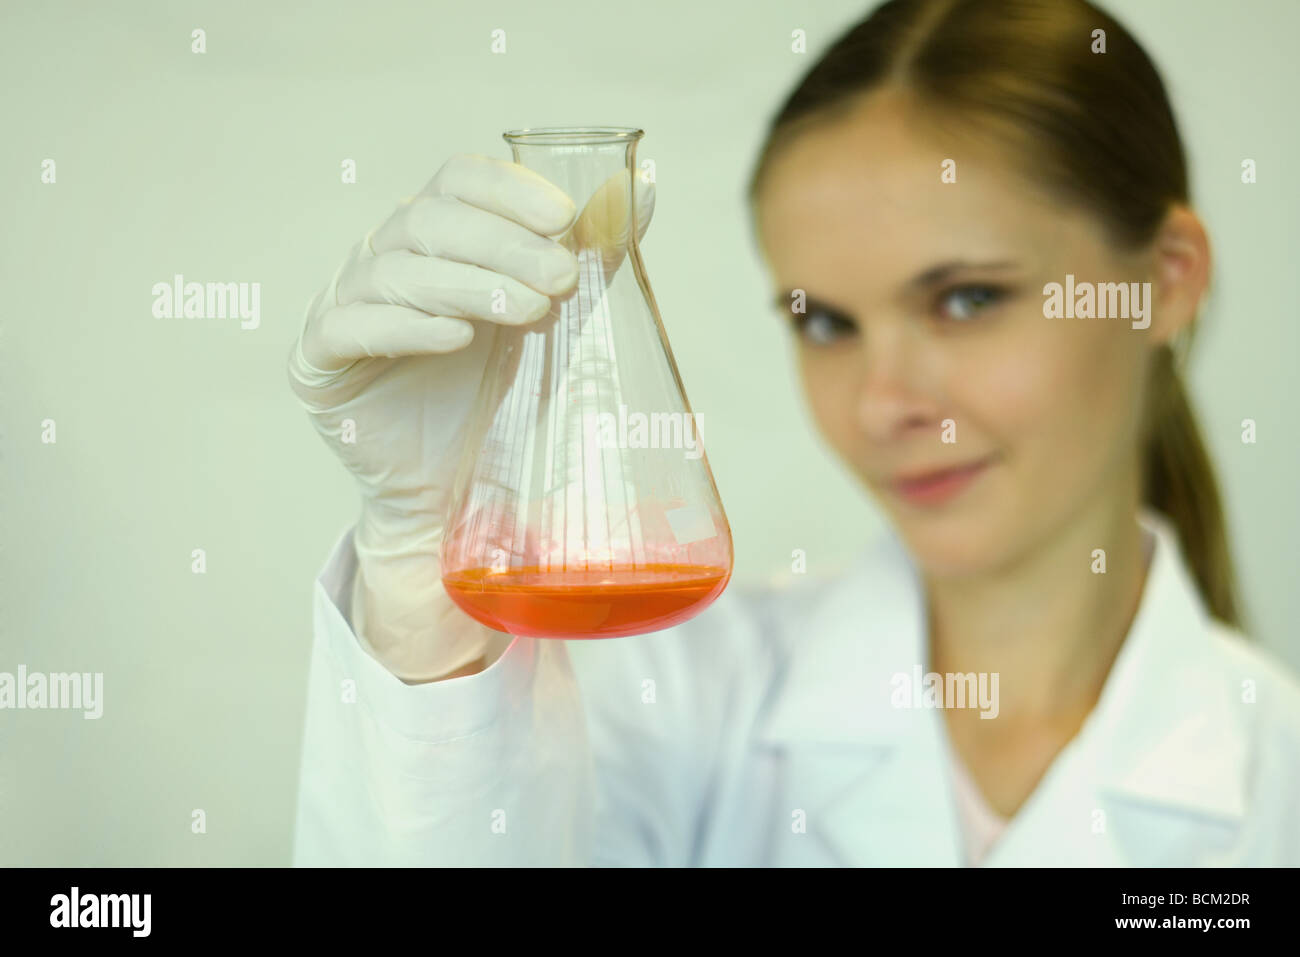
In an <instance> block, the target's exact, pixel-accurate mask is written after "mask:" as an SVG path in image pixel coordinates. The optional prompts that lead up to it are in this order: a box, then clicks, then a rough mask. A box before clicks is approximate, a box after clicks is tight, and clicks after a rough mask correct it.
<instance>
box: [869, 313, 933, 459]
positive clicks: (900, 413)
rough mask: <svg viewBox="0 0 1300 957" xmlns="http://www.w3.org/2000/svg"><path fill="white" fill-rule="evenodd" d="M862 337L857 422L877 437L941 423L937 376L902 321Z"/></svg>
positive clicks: (921, 346)
mask: <svg viewBox="0 0 1300 957" xmlns="http://www.w3.org/2000/svg"><path fill="white" fill-rule="evenodd" d="M872 331H873V332H874V335H872V334H868V335H865V336H863V337H862V343H863V344H862V366H861V372H860V376H861V378H860V379H859V382H858V390H857V397H856V401H857V417H858V424H859V426H860V427H861V428H862V430H863V431H864V432H865V433H866V435H867V437H868V438H869V439H871V440H872V441H873V442H885V441H889V440H891V439H895V438H897V437H898V436H899V435H901V434H903V433H905V432H908V431H913V430H917V429H923V428H929V427H931V426H934V427H936V428H937V425H938V422H939V417H938V413H939V403H938V399H937V395H936V390H935V382H934V376H933V375H931V374H929V373H928V372H927V369H928V367H929V365H930V363H928V362H927V361H926V357H925V354H924V349H925V346H924V343H920V342H918V341H916V337H914V336H912V335H910V334H909V332H908V330H907V329H905V328H903V327H901V325H894V324H890V325H881V326H878V327H877V329H875V330H872Z"/></svg>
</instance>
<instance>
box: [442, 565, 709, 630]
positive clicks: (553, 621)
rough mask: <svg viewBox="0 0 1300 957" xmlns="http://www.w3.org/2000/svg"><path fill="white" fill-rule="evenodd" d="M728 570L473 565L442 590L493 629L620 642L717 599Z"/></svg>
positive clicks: (450, 577) (447, 579)
mask: <svg viewBox="0 0 1300 957" xmlns="http://www.w3.org/2000/svg"><path fill="white" fill-rule="evenodd" d="M730 578H731V570H730V569H729V568H718V567H714V566H708V565H679V564H649V565H638V566H636V567H632V566H624V567H617V566H616V567H613V568H609V567H604V568H591V569H560V570H555V569H546V570H542V569H540V568H536V567H533V568H511V569H507V570H506V571H493V570H492V569H490V568H471V569H466V570H463V571H458V572H452V573H449V574H446V575H444V576H443V578H442V584H443V587H444V588H446V590H447V594H448V595H449V596H450V597H451V599H452V601H454V602H455V603H456V604H457V605H458V606H460V608H461V609H462V610H464V611H465V612H466V614H468V615H469V616H470V617H472V618H474V619H475V620H476V621H480V622H482V623H483V624H485V625H487V626H488V627H489V628H493V629H495V630H496V631H504V632H506V633H507V634H511V635H523V636H526V637H530V638H576V639H581V638H619V637H623V636H626V635H640V634H645V633H646V632H651V631H660V630H661V629H664V628H670V627H672V626H673V625H678V624H681V623H682V622H684V621H687V620H688V619H690V618H693V617H694V616H695V615H697V614H699V613H700V612H701V611H703V610H704V609H705V608H707V607H708V606H709V605H710V604H712V603H713V600H714V599H715V598H717V597H718V596H719V595H720V594H722V591H723V589H725V588H726V587H727V582H728V581H729V580H730Z"/></svg>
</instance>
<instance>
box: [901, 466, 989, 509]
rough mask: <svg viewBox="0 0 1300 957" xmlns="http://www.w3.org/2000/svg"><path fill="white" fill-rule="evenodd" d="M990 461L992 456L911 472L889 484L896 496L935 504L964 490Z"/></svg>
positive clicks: (921, 502)
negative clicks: (963, 463) (949, 466)
mask: <svg viewBox="0 0 1300 957" xmlns="http://www.w3.org/2000/svg"><path fill="white" fill-rule="evenodd" d="M992 461H993V460H992V458H987V459H981V460H980V461H978V462H972V463H971V464H970V465H958V466H956V467H954V468H949V469H934V470H931V471H928V472H913V473H911V474H909V475H905V476H900V477H898V478H896V479H894V480H893V482H892V483H890V484H891V487H892V488H893V489H894V491H895V492H896V493H897V494H898V496H899V497H900V498H903V499H905V500H906V501H909V502H912V503H915V504H917V505H936V504H938V503H940V502H946V501H948V500H949V499H950V498H953V497H954V496H956V495H957V494H958V493H959V492H961V491H962V490H964V489H965V488H966V487H967V486H968V485H970V484H971V482H973V481H975V479H976V478H978V477H979V476H980V475H981V474H982V473H983V472H984V470H985V469H987V468H988V467H989V465H990V463H991V462H992Z"/></svg>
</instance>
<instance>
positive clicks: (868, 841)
mask: <svg viewBox="0 0 1300 957" xmlns="http://www.w3.org/2000/svg"><path fill="white" fill-rule="evenodd" d="M1140 523H1141V525H1142V526H1143V528H1144V530H1145V531H1146V533H1147V535H1148V536H1149V540H1151V541H1152V555H1151V560H1150V565H1149V567H1148V575H1147V580H1146V583H1145V586H1144V588H1143V595H1142V599H1141V602H1140V605H1139V609H1138V613H1137V615H1136V617H1135V619H1134V621H1133V624H1132V626H1131V628H1130V630H1129V634H1128V636H1127V638H1126V639H1125V642H1124V644H1123V646H1122V648H1121V650H1120V652H1119V654H1118V655H1117V657H1116V660H1115V662H1114V664H1113V665H1112V667H1111V671H1110V674H1109V676H1108V677H1107V679H1106V682H1105V684H1104V686H1103V690H1102V693H1101V696H1100V698H1099V700H1098V702H1097V704H1096V706H1095V707H1094V709H1093V711H1092V712H1091V714H1090V715H1089V717H1088V718H1087V720H1086V721H1085V722H1084V725H1083V727H1082V728H1081V729H1080V731H1079V732H1078V734H1076V736H1075V738H1074V739H1073V740H1072V741H1071V742H1069V744H1068V745H1067V746H1066V748H1065V749H1064V750H1063V751H1062V752H1061V754H1059V755H1058V757H1057V759H1056V760H1055V762H1054V763H1053V765H1052V767H1051V768H1049V770H1048V772H1047V773H1046V774H1045V775H1044V777H1043V779H1042V781H1040V783H1039V786H1038V788H1036V790H1035V795H1034V796H1031V798H1030V800H1029V801H1028V802H1027V803H1026V806H1025V807H1023V808H1022V809H1021V812H1020V813H1019V814H1018V815H1017V819H1016V821H1013V822H1012V824H1011V826H1010V827H1009V828H1008V833H1007V834H1005V835H1004V837H1003V840H1002V841H1001V842H1000V843H1001V844H1003V845H1005V844H1007V843H1009V842H1010V840H1011V839H1013V838H1014V837H1015V834H1014V832H1015V831H1016V823H1017V821H1019V820H1020V819H1022V818H1026V817H1032V816H1033V812H1035V810H1037V811H1038V813H1039V815H1040V816H1042V814H1043V813H1044V812H1043V811H1042V810H1041V809H1035V807H1034V806H1033V805H1034V804H1035V802H1036V800H1037V799H1038V798H1039V797H1041V795H1040V792H1043V791H1045V790H1048V789H1049V788H1052V789H1055V791H1056V792H1059V794H1060V795H1061V797H1062V799H1063V800H1070V799H1069V798H1067V797H1065V796H1066V795H1069V794H1072V793H1073V794H1077V796H1078V797H1077V803H1078V804H1079V806H1078V808H1073V809H1071V813H1073V812H1074V811H1077V812H1078V813H1080V814H1085V815H1086V814H1088V813H1089V809H1090V808H1096V807H1097V802H1101V803H1103V804H1106V805H1107V806H1114V807H1118V808H1121V809H1122V808H1124V807H1126V806H1130V805H1132V804H1133V803H1134V802H1136V803H1137V804H1138V805H1140V806H1145V807H1148V808H1150V807H1151V806H1157V807H1159V808H1163V809H1168V810H1172V811H1181V812H1188V813H1190V814H1193V815H1200V816H1205V815H1208V816H1210V818H1212V819H1217V820H1218V821H1221V822H1223V823H1233V822H1235V821H1237V820H1238V819H1240V818H1241V817H1242V816H1243V814H1244V813H1245V803H1246V802H1245V786H1244V778H1245V771H1246V760H1247V755H1246V731H1245V728H1244V727H1243V724H1242V721H1243V717H1242V713H1241V709H1240V708H1239V707H1236V704H1235V702H1234V700H1233V698H1232V691H1231V689H1230V687H1229V686H1228V685H1227V683H1225V682H1224V681H1223V680H1222V679H1221V678H1219V677H1218V675H1219V674H1220V671H1221V669H1220V668H1218V667H1217V666H1216V663H1215V660H1214V653H1215V649H1214V646H1213V641H1214V634H1213V628H1212V625H1211V621H1210V618H1209V616H1208V614H1207V612H1206V610H1205V608H1204V605H1203V603H1202V602H1201V600H1200V597H1199V594H1198V593H1197V591H1196V588H1195V585H1194V584H1193V582H1192V579H1191V576H1190V575H1189V574H1188V571H1187V569H1186V567H1185V564H1184V561H1183V558H1182V554H1181V551H1180V548H1179V545H1178V539H1177V535H1176V533H1175V531H1174V530H1173V528H1172V527H1171V526H1170V524H1169V523H1168V522H1167V521H1166V520H1165V519H1164V518H1162V517H1161V516H1159V515H1158V514H1156V513H1155V512H1153V511H1150V510H1146V511H1144V512H1143V513H1142V514H1141V516H1140ZM1085 567H1086V566H1085ZM787 613H789V614H791V615H793V616H794V617H793V618H792V619H791V620H790V622H789V623H788V624H787V625H786V627H784V628H783V629H782V631H783V633H785V634H787V635H791V636H793V637H792V647H791V648H790V649H789V653H788V656H787V660H786V661H785V663H784V667H783V675H782V681H781V683H780V685H779V686H778V688H777V690H776V692H775V696H774V700H773V702H772V705H771V707H770V708H769V709H768V711H767V716H766V719H765V721H764V722H763V723H762V724H761V725H760V727H759V729H758V737H759V741H760V742H761V743H763V744H765V745H767V746H771V747H774V748H777V749H779V750H780V751H782V752H784V756H785V759H786V761H787V762H788V764H789V767H790V772H791V775H792V779H793V781H794V783H793V785H792V787H793V788H794V789H795V793H794V794H793V795H792V800H794V801H799V802H801V803H800V804H799V805H798V806H802V807H805V808H807V810H808V814H809V816H810V819H811V820H814V821H818V822H820V824H819V826H820V830H821V832H822V836H823V838H824V839H825V840H827V841H828V842H829V843H830V844H831V845H832V847H833V848H835V849H836V850H837V852H838V856H840V857H841V858H843V859H844V860H845V862H847V863H852V864H956V863H960V856H961V855H960V851H959V848H960V845H961V841H960V834H959V830H958V824H957V820H956V809H955V805H954V803H953V799H952V794H951V784H950V780H949V777H948V767H947V758H946V751H945V741H946V737H945V735H946V730H945V727H944V722H943V720H942V715H941V713H940V712H939V711H937V710H935V709H926V708H898V707H895V706H894V704H893V700H895V699H894V697H893V692H894V691H895V689H896V688H897V687H898V683H899V681H900V679H898V678H897V676H898V675H905V676H908V677H909V678H910V676H911V675H912V674H913V671H914V669H915V667H916V666H917V665H920V666H922V670H926V671H928V666H927V665H926V662H927V661H928V658H929V656H928V651H927V648H926V640H925V630H926V624H925V610H924V606H923V594H922V589H921V584H920V578H919V575H918V572H917V570H916V568H915V566H914V564H913V562H912V561H911V559H910V558H909V556H908V555H907V553H906V551H905V550H904V548H903V546H902V545H901V543H900V542H899V540H898V539H897V538H896V537H894V536H889V537H887V538H886V539H885V540H884V541H882V542H881V543H879V544H878V545H877V546H876V547H873V548H872V549H871V550H869V551H868V552H867V553H866V554H865V555H864V556H862V557H861V558H860V559H859V560H858V561H857V562H855V563H854V564H853V565H852V566H851V567H850V569H849V571H848V573H847V574H845V575H843V576H842V577H841V578H840V579H838V580H837V581H836V582H835V583H833V584H831V585H828V586H825V587H823V588H822V589H810V590H809V592H808V593H807V594H806V595H805V596H804V597H803V598H802V599H800V600H797V601H795V602H794V603H792V607H791V610H790V611H789V612H787ZM1037 803H1038V804H1040V805H1041V804H1042V803H1043V801H1042V800H1037ZM1057 810H1064V809H1063V808H1057ZM1121 813H1122V811H1121ZM887 821H889V822H892V825H893V826H894V827H895V828H896V831H895V836H896V837H898V838H899V839H898V840H891V841H886V842H882V841H881V840H880V835H881V828H882V827H883V826H885V822H887ZM1042 823H1043V825H1044V826H1045V827H1046V828H1047V831H1049V832H1050V831H1051V830H1052V828H1053V825H1052V824H1048V822H1047V821H1046V820H1044V821H1043V822H1042ZM1054 826H1055V830H1056V833H1057V834H1058V835H1059V834H1060V832H1061V830H1062V829H1061V828H1060V827H1059V820H1058V821H1057V822H1055V825H1054ZM1022 830H1023V829H1022ZM1080 833H1081V834H1086V833H1087V828H1086V827H1084V828H1080ZM1021 839H1022V840H1024V838H1023V837H1022V838H1021ZM1079 840H1080V841H1081V843H1080V846H1079V848H1078V850H1079V851H1080V853H1084V852H1085V848H1084V846H1083V845H1084V843H1087V844H1088V848H1087V849H1086V855H1087V857H1088V859H1092V860H1094V862H1096V863H1106V862H1107V860H1106V859H1105V858H1100V859H1099V858H1098V857H1097V852H1096V850H1095V848H1097V847H1099V846H1102V845H1101V844H1099V843H1098V842H1097V841H1088V840H1087V839H1086V838H1080V839H1079Z"/></svg>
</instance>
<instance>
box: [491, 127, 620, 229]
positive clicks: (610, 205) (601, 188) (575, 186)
mask: <svg viewBox="0 0 1300 957" xmlns="http://www.w3.org/2000/svg"><path fill="white" fill-rule="evenodd" d="M641 135H642V134H641V131H640V130H632V129H619V128H586V129H580V130H575V129H554V130H546V129H543V130H521V131H516V132H511V133H506V134H505V135H504V138H505V140H506V142H508V143H509V144H510V148H511V150H512V152H513V154H514V161H515V162H516V163H518V164H520V165H521V166H525V167H527V168H528V169H530V170H533V171H534V172H535V173H538V174H539V175H541V176H543V177H545V178H546V179H547V180H549V181H550V182H552V183H554V184H555V185H556V186H558V187H559V188H560V189H562V190H564V192H565V193H567V194H568V196H569V197H570V198H571V199H572V200H573V202H574V203H575V204H576V206H577V208H578V209H579V210H580V211H581V210H584V209H586V208H587V206H588V205H589V204H590V203H591V201H592V199H593V197H595V196H596V194H597V193H598V192H599V193H600V197H599V200H598V202H599V204H600V205H601V207H602V210H601V217H602V219H604V221H606V222H621V223H630V222H632V217H633V216H634V215H635V210H634V208H633V202H632V183H633V180H632V177H633V176H634V175H635V172H636V144H637V140H639V139H640V138H641ZM620 174H622V175H621V177H620Z"/></svg>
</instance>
